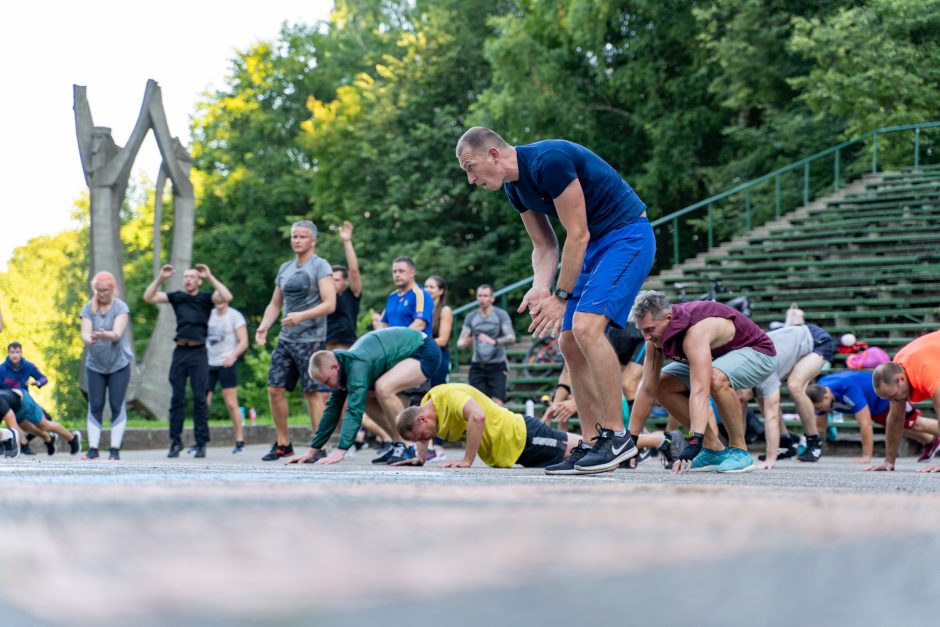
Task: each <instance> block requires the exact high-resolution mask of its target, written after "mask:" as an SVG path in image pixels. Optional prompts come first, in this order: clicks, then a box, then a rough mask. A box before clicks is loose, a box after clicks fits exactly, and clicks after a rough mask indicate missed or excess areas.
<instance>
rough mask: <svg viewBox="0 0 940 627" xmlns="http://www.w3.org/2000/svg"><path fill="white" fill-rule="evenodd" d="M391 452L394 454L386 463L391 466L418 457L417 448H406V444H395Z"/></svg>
mask: <svg viewBox="0 0 940 627" xmlns="http://www.w3.org/2000/svg"><path fill="white" fill-rule="evenodd" d="M389 450H390V451H391V453H392V454H391V456H389V458H388V461H387V462H386V463H387V464H389V465H391V464H396V463H398V462H403V461H406V460H409V459H414V458H415V457H417V455H418V454H417V453H416V452H415V447H413V446H405V444H404V442H395V444H393V445H392V448H391V449H389Z"/></svg>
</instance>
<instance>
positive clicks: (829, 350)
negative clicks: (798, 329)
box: [806, 324, 836, 361]
mask: <svg viewBox="0 0 940 627" xmlns="http://www.w3.org/2000/svg"><path fill="white" fill-rule="evenodd" d="M806 326H807V327H808V328H809V332H810V334H811V335H812V336H813V352H814V353H816V354H817V355H821V356H822V358H823V359H825V360H826V361H832V355H833V353H834V352H835V350H836V346H835V342H833V341H832V336H831V335H829V334H828V333H826V332H825V331H824V330H823V329H821V328H819V327H817V326H816V325H815V324H808V325H806Z"/></svg>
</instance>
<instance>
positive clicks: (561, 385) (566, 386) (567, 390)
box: [555, 383, 571, 396]
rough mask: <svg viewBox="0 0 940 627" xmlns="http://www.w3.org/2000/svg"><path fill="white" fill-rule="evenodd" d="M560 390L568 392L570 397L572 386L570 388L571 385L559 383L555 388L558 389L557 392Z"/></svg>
mask: <svg viewBox="0 0 940 627" xmlns="http://www.w3.org/2000/svg"><path fill="white" fill-rule="evenodd" d="M558 388H561V389H563V390H564V391H566V392H567V393H568V394H569V396H570V395H571V386H570V385H565V384H564V383H559V384H558V385H556V386H555V389H556V390H557V389H558Z"/></svg>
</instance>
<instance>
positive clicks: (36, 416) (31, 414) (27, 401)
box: [16, 390, 42, 425]
mask: <svg viewBox="0 0 940 627" xmlns="http://www.w3.org/2000/svg"><path fill="white" fill-rule="evenodd" d="M20 391H21V392H23V400H21V401H20V410H19V411H18V412H16V421H17V422H31V423H33V424H34V425H38V424H39V423H41V422H42V408H40V407H39V405H37V404H36V401H34V400H33V399H32V397H31V396H30V395H29V393H28V392H26V391H23V390H20Z"/></svg>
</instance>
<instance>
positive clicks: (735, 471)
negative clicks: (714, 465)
mask: <svg viewBox="0 0 940 627" xmlns="http://www.w3.org/2000/svg"><path fill="white" fill-rule="evenodd" d="M754 468H756V464H754V463H753V462H751V465H750V466H745V467H744V468H735V469H733V470H721V469H720V468H719V469H718V470H717V472H720V473H721V474H723V475H739V474H741V473H744V472H751V471H752V470H754Z"/></svg>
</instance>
